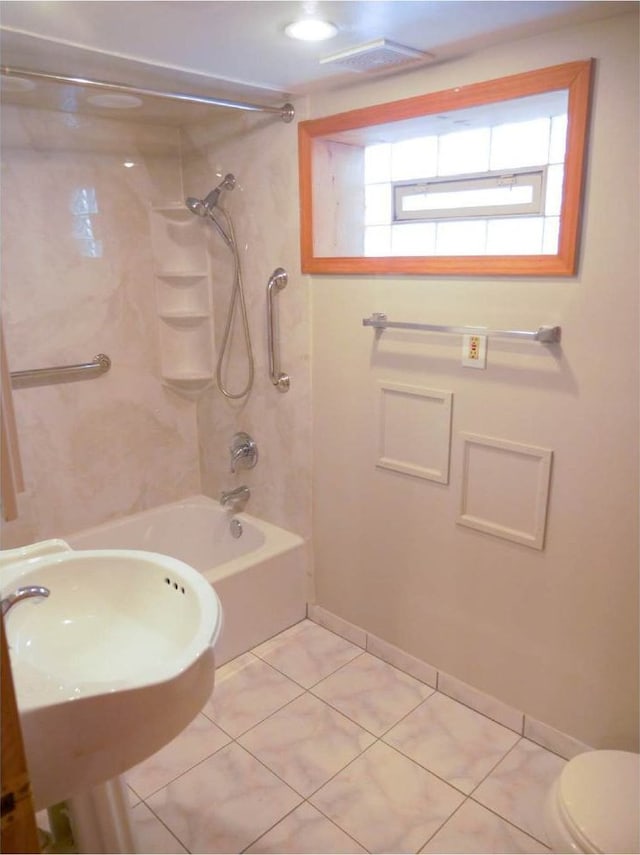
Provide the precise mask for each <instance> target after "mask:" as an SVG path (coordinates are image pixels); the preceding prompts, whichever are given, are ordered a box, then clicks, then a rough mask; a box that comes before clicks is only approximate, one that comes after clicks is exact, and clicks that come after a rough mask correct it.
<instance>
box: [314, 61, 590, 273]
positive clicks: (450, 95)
mask: <svg viewBox="0 0 640 855" xmlns="http://www.w3.org/2000/svg"><path fill="white" fill-rule="evenodd" d="M593 68H594V60H593V59H588V60H579V61H576V62H568V63H563V64H562V65H554V66H550V67H548V68H542V69H538V70H535V71H529V72H524V73H522V74H514V75H511V76H508V77H501V78H498V79H495V80H488V81H484V82H481V83H473V84H470V85H468V86H459V87H455V88H453V89H445V90H443V91H441V92H432V93H428V94H425V95H418V96H416V97H412V98H405V99H402V100H400V101H392V102H389V103H386V104H378V105H375V106H373V107H364V108H360V109H357V110H350V111H348V112H346V113H338V114H336V115H334V116H326V117H324V118H321V119H311V120H308V121H305V122H300V124H299V125H298V163H299V181H300V251H301V266H302V272H303V273H319V274H327V273H329V274H345V275H349V274H387V275H405V274H408V275H411V274H422V275H440V276H447V275H452V276H453V275H467V276H536V277H537V276H574V275H575V274H576V272H577V266H578V253H579V237H580V225H581V212H582V199H583V185H584V173H585V165H586V152H587V135H588V127H589V113H590V101H591V81H592V77H593ZM559 89H566V90H567V92H568V122H567V145H566V155H565V174H564V187H563V193H562V206H561V210H560V235H559V242H558V253H557V254H556V255H514V256H511V255H509V256H502V255H490V256H485V255H482V256H480V255H476V256H384V257H382V256H375V257H364V256H317V255H314V245H313V244H314V241H313V235H314V223H313V187H314V175H313V157H312V155H313V145H314V142H315V141H316V140H318V139H321V138H322V137H327V136H330V135H332V134H337V133H340V132H342V131H348V130H355V129H358V128H366V127H370V126H375V125H380V124H386V123H388V122H394V121H403V120H406V119H412V118H416V117H418V116H426V115H431V114H437V113H443V112H448V111H453V110H458V109H463V108H467V107H476V106H480V105H482V104H490V103H496V102H498V101H508V100H512V99H515V98H523V97H527V96H530V95H538V94H541V93H544V92H551V91H556V90H559Z"/></svg>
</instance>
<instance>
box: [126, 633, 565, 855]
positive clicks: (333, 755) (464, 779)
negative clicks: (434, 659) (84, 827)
mask: <svg viewBox="0 0 640 855" xmlns="http://www.w3.org/2000/svg"><path fill="white" fill-rule="evenodd" d="M565 762H566V761H565V760H563V759H562V758H560V757H558V756H557V755H555V754H552V753H551V752H549V751H547V750H545V749H544V748H541V747H539V746H538V745H536V744H535V743H533V742H530V741H529V740H527V739H524V738H522V737H521V736H520V735H519V734H517V733H515V732H513V731H511V730H509V729H508V728H506V727H503V726H502V725H500V724H497V723H496V722H494V721H492V720H491V719H489V718H486V717H485V716H483V715H481V714H480V713H477V712H475V711H473V710H471V709H469V708H468V707H466V706H464V705H462V704H460V703H458V702H457V701H454V700H452V699H451V698H449V697H447V696H446V695H444V694H441V693H440V692H437V691H435V690H434V689H432V688H431V687H430V686H427V685H425V684H424V683H421V682H419V681H418V680H415V679H414V678H413V677H410V676H408V675H407V674H405V673H403V672H402V671H399V670H397V669H396V668H394V667H392V666H391V665H388V664H386V663H385V662H383V661H382V660H380V659H377V658H376V657H375V656H372V655H371V654H369V653H366V652H365V651H363V650H362V648H360V647H357V646H356V645H354V644H351V643H350V642H349V641H346V640H345V639H343V638H341V637H340V636H338V635H335V634H334V633H332V632H330V631H329V630H327V629H325V628H323V627H321V626H319V625H317V624H315V623H313V622H312V621H310V620H304V621H302V622H301V623H299V624H296V626H294V627H291V628H290V629H288V630H286V631H285V632H283V633H281V634H280V635H278V636H276V637H275V638H273V639H271V640H269V641H267V642H265V643H264V644H261V645H259V646H258V647H256V648H255V649H254V650H252V651H251V652H250V653H246V654H245V655H243V656H240V657H239V658H238V659H235V660H234V661H233V662H230V663H228V664H227V665H225V666H223V667H222V668H220V669H219V670H218V674H217V678H216V688H215V691H214V693H213V696H212V699H211V700H210V701H209V703H208V704H207V706H206V707H205V709H204V710H203V712H202V713H201V714H200V715H199V716H198V717H197V718H196V719H195V721H193V722H192V724H191V725H189V727H187V728H186V730H185V731H184V732H183V733H182V734H180V736H178V737H177V738H176V739H175V740H174V741H173V742H172V743H170V744H169V745H167V746H166V747H165V748H163V749H162V750H161V751H159V752H158V753H157V754H156V755H154V756H153V757H151V758H149V759H148V760H146V761H145V762H144V763H142V764H140V765H139V766H137V767H135V768H134V769H132V770H131V771H130V772H129V773H128V774H127V776H126V779H127V783H128V785H129V787H130V790H131V800H132V805H133V816H134V822H135V825H136V828H137V833H138V837H139V844H140V851H142V852H147V853H178V852H194V853H196V852H200V853H214V852H225V853H240V852H265V853H266V852H278V853H288V852H295V853H355V852H386V853H396V852H441V853H444V852H475V853H480V852H489V853H492V852H493V853H500V852H511V853H514V852H547V851H548V849H547V847H546V846H545V844H544V840H545V835H544V831H543V829H542V825H541V809H542V803H543V799H544V794H545V792H546V790H547V788H548V786H549V784H550V782H551V780H552V779H553V778H554V777H555V776H556V775H557V774H558V773H559V772H560V770H561V769H562V767H563V765H564V763H565Z"/></svg>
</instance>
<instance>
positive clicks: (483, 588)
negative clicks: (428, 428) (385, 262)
mask: <svg viewBox="0 0 640 855" xmlns="http://www.w3.org/2000/svg"><path fill="white" fill-rule="evenodd" d="M637 32H638V27H637V17H636V16H635V15H629V16H623V17H618V18H612V19H609V20H605V21H601V22H598V23H597V24H592V25H591V24H590V25H585V26H580V27H577V28H572V29H567V30H560V31H557V32H555V33H551V34H549V35H547V36H545V37H535V38H531V39H529V40H523V41H519V42H516V43H512V44H509V45H504V46H502V47H495V48H492V49H490V50H486V51H484V52H481V53H478V54H475V55H472V56H469V57H466V58H463V59H460V60H458V61H455V62H450V63H446V64H443V65H441V66H434V67H431V68H426V69H424V70H422V71H415V72H412V73H411V74H407V75H404V76H402V77H397V78H390V79H387V80H384V81H376V82H375V83H369V84H366V85H362V86H360V87H358V88H353V89H352V90H350V91H348V90H345V91H342V92H340V93H334V94H332V95H318V96H316V97H314V98H313V99H312V101H311V115H312V117H319V116H322V115H327V114H330V113H334V112H339V111H342V110H346V109H351V108H355V107H359V106H364V105H368V104H372V103H381V102H384V101H388V100H393V99H394V98H397V97H404V96H409V95H413V94H418V93H420V92H423V91H437V90H439V89H444V88H448V87H452V86H455V85H458V84H464V83H471V82H475V81H480V80H485V79H490V78H494V77H498V76H500V75H504V74H512V73H517V72H520V71H524V70H529V69H535V68H539V67H543V66H545V65H552V64H555V63H561V62H566V61H570V60H577V59H585V58H589V57H595V58H596V61H597V67H596V78H595V94H594V105H593V128H592V134H591V142H590V152H589V168H588V174H587V183H586V209H585V221H584V233H583V234H584V239H583V248H582V253H581V263H580V270H579V273H578V275H577V276H576V277H573V278H569V279H562V280H553V279H552V280H550V279H540V280H536V279H531V278H527V279H521V280H511V279H509V280H504V279H499V278H492V279H482V278H479V279H470V278H450V279H444V278H428V279H427V278H425V279H422V278H420V277H405V278H385V277H381V276H380V277H371V276H366V277H338V276H335V277H329V276H326V277H321V276H318V277H314V278H313V294H312V300H313V416H314V454H315V458H314V480H313V501H314V517H313V520H314V548H315V576H316V590H317V599H318V602H319V604H320V605H322V606H324V607H325V608H327V609H329V610H330V611H332V612H334V613H336V614H338V615H340V616H342V617H343V618H345V619H347V620H349V621H352V622H353V623H356V624H359V625H360V626H362V627H364V628H365V629H367V630H368V631H370V632H373V633H374V634H376V635H378V636H381V637H382V638H384V639H386V640H388V641H390V642H392V643H394V644H396V645H398V646H399V647H401V648H404V649H405V650H407V651H409V652H410V653H413V654H415V655H417V656H419V657H421V658H422V659H424V660H426V661H427V662H430V663H431V664H433V665H435V666H436V667H438V668H439V669H442V670H443V671H445V672H448V673H450V674H452V675H455V676H456V677H458V678H460V679H462V680H464V681H465V682H467V683H469V684H471V685H473V686H476V687H477V688H479V689H481V690H483V691H485V692H488V693H490V694H492V695H495V696H497V697H498V698H500V699H502V700H503V701H505V702H507V703H508V704H511V705H512V706H514V707H516V708H518V709H521V710H523V711H525V712H526V713H528V714H529V715H531V716H533V717H534V718H536V719H539V720H541V721H543V722H546V723H547V724H549V725H551V726H553V727H555V728H557V729H559V730H561V731H564V732H566V733H568V734H571V735H573V736H575V737H576V738H578V739H580V740H582V741H585V742H587V743H589V744H592V745H594V746H602V747H605V746H606V747H624V748H629V749H633V748H637V747H638V742H637V739H638V709H637V703H638V623H637V618H638V614H637V612H638V556H637V546H638V535H637V522H638V513H637V511H638V482H637V475H638V454H637V452H638V419H637V415H638V406H637V391H638V348H637V333H638V313H637V309H638V241H637V235H638V174H637V167H638V159H637V153H638V133H637V128H638V125H637V120H638V67H637V54H638V42H637ZM374 311H383V312H386V313H387V314H388V315H389V317H390V318H392V319H395V320H405V321H422V322H430V323H436V324H472V325H476V324H477V325H486V326H489V327H493V328H503V329H504V328H507V329H511V328H515V329H518V328H519V329H535V328H537V326H539V325H540V324H546V323H550V324H560V325H561V326H562V330H563V332H562V346H561V348H560V349H559V350H557V351H556V350H553V349H551V350H550V349H547V348H545V347H543V346H541V345H535V344H529V343H526V344H523V343H508V342H498V341H495V342H494V341H492V342H490V345H489V364H488V367H487V369H486V371H478V370H469V369H466V368H462V367H461V365H460V339H459V338H453V337H448V336H442V337H440V338H438V337H434V336H428V335H425V334H407V333H405V334H400V335H399V334H397V333H396V334H393V333H385V334H384V335H383V337H382V339H381V340H380V343H379V344H378V345H377V346H376V345H375V343H374V342H375V338H374V334H373V332H372V331H371V330H367V329H363V328H362V327H361V319H362V318H363V317H366V316H368V315H369V314H370V313H371V312H374ZM379 380H391V381H395V382H400V383H410V384H415V385H417V386H422V387H426V388H430V389H441V390H448V391H451V392H453V395H454V400H453V422H452V446H451V473H450V481H449V484H448V485H444V484H439V483H435V482H432V481H428V480H422V479H419V478H415V477H411V476H408V475H403V474H400V473H397V472H392V471H388V470H385V469H380V468H376V466H375V461H376V458H377V447H376V444H377V426H376V422H375V407H376V397H377V395H378V392H377V388H376V383H377V382H378V381H379ZM410 429H411V425H407V431H409V430H410ZM463 431H466V432H472V433H476V434H481V435H485V436H489V437H498V438H501V439H504V440H508V441H515V442H518V443H525V444H528V445H534V446H541V447H543V448H548V449H551V450H552V451H553V455H554V458H553V468H552V477H551V490H550V499H549V517H548V526H547V532H546V544H545V548H544V549H543V550H542V551H538V550H535V549H532V548H529V547H527V546H523V545H521V544H517V543H512V542H510V541H507V540H503V539H501V538H499V537H495V536H492V535H489V534H485V533H481V532H478V531H474V530H472V529H469V528H465V527H462V526H460V525H457V524H456V518H457V516H458V508H459V502H460V495H461V480H462V439H461V436H460V434H461V432H463ZM499 477H500V476H499V475H497V477H496V479H495V480H493V483H492V470H491V467H489V469H488V471H487V473H486V482H485V483H483V484H481V492H482V490H484V491H485V494H486V496H487V497H488V498H487V502H488V503H489V504H490V503H491V501H492V499H491V495H492V491H493V496H494V500H495V501H498V502H499V501H500V500H504V496H505V493H506V495H507V496H512V497H513V499H514V500H515V499H516V498H517V496H518V489H517V485H514V484H511V483H503V484H501V483H500V481H499ZM496 491H497V493H496Z"/></svg>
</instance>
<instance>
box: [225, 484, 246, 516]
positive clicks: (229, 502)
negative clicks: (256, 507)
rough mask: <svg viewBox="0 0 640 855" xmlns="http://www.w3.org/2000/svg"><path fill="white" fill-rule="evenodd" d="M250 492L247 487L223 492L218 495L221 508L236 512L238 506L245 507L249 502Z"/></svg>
mask: <svg viewBox="0 0 640 855" xmlns="http://www.w3.org/2000/svg"><path fill="white" fill-rule="evenodd" d="M250 496H251V492H250V490H249V488H248V487H245V486H244V485H243V486H242V487H236V488H235V489H234V490H223V491H222V493H220V504H221V505H222V507H223V508H227V507H229V508H231V510H232V511H236V510H238V508H239V507H240V506H244V505H246V503H247V502H248V501H249V497H250Z"/></svg>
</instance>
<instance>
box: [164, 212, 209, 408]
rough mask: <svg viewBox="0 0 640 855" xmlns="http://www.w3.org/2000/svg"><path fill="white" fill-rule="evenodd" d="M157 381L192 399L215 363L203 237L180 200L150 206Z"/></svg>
mask: <svg viewBox="0 0 640 855" xmlns="http://www.w3.org/2000/svg"><path fill="white" fill-rule="evenodd" d="M149 216H150V222H151V239H152V242H153V252H154V258H155V270H156V274H155V276H156V310H157V314H158V323H159V329H158V340H159V344H160V364H161V368H160V371H161V375H162V382H163V384H164V385H165V386H167V387H169V388H172V389H174V390H175V391H177V392H179V393H181V394H184V395H185V396H187V397H197V396H198V395H199V394H201V393H202V392H203V391H204V390H205V389H206V388H207V387H208V386H209V385H210V384H211V382H212V380H213V376H214V365H215V346H214V337H213V306H212V301H211V275H210V266H209V257H208V254H207V249H206V237H205V234H204V233H203V231H202V229H201V228H200V226H199V220H198V218H197V217H194V216H193V214H192V213H191V212H190V211H189V210H188V209H187V208H186V207H185V205H184V203H182V202H180V203H172V204H167V205H158V206H155V207H152V208H151V210H150V214H149Z"/></svg>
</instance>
